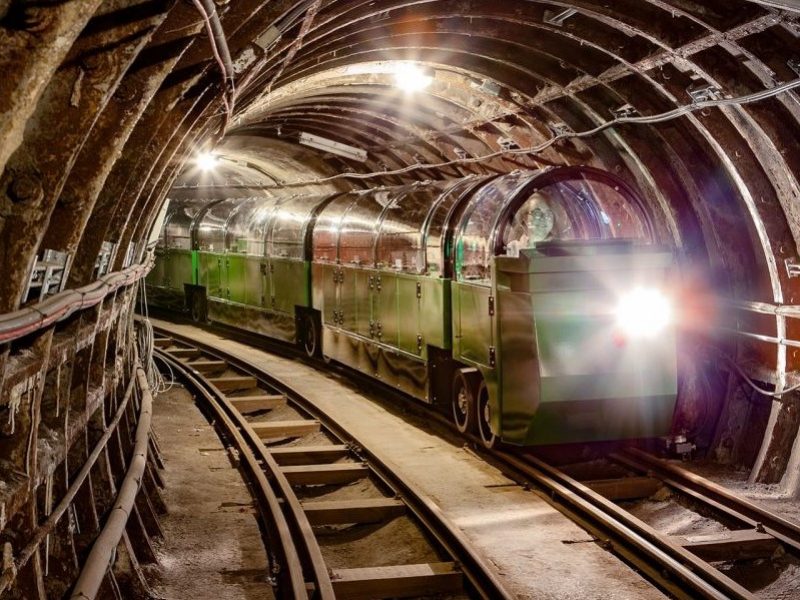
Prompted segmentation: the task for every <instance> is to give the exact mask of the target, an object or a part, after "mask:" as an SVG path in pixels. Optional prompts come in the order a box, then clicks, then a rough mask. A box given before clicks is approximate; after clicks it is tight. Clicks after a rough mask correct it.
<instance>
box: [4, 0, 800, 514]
mask: <svg viewBox="0 0 800 600" xmlns="http://www.w3.org/2000/svg"><path fill="white" fill-rule="evenodd" d="M211 9H215V10H214V11H212V12H210V13H209V10H211ZM217 15H218V22H217ZM799 19H800V6H799V5H798V4H797V3H796V2H794V1H792V0H780V1H778V0H775V1H763V2H762V1H747V0H737V1H735V2H729V1H723V0H709V1H700V0H698V1H690V0H647V1H646V2H638V1H624V2H613V3H604V2H595V1H584V2H544V1H542V2H539V1H525V2H512V1H505V2H488V1H478V0H471V1H463V0H462V1H450V0H445V1H435V2H434V1H427V2H426V1H415V2H405V1H395V0H390V1H389V0H387V1H384V0H380V1H375V2H370V3H364V2H350V1H344V0H327V1H322V0H307V1H302V2H289V1H285V0H272V1H270V2H265V1H261V0H239V1H237V2H216V3H214V2H212V1H211V0H202V1H198V2H186V1H183V0H181V1H172V0H144V1H142V0H129V1H128V0H108V1H101V0H91V1H89V2H86V1H80V2H79V1H78V0H71V1H65V2H59V3H37V4H29V3H26V2H18V1H15V0H7V1H5V2H0V47H1V48H2V49H3V52H2V53H0V68H2V72H3V73H4V77H3V79H2V81H0V170H2V177H0V189H1V190H2V197H1V198H0V273H2V278H0V330H1V331H2V333H1V334H0V373H2V376H0V423H1V424H2V425H0V428H1V429H2V430H1V431H0V458H1V459H2V461H3V463H2V467H0V469H2V474H3V480H4V481H7V482H9V485H8V487H7V489H4V490H3V494H2V498H0V501H1V502H2V508H3V512H2V515H3V517H2V518H0V521H2V522H3V524H4V525H5V524H6V523H7V522H8V523H13V524H14V526H18V527H23V526H24V524H25V523H26V522H27V521H26V520H29V519H30V515H29V514H27V513H25V512H24V507H26V506H29V501H30V499H31V498H35V495H36V494H37V493H44V492H43V490H44V488H43V487H42V486H43V485H45V480H47V478H48V476H49V475H48V474H52V473H53V472H54V470H55V469H56V468H57V467H58V466H59V465H62V464H64V460H65V457H67V455H68V451H69V449H70V448H73V449H74V448H77V446H75V444H78V443H79V438H80V434H81V432H83V431H84V430H85V428H86V427H87V426H89V425H87V423H89V424H91V423H92V422H93V421H96V420H97V419H98V418H99V417H98V415H100V414H101V413H98V412H97V411H98V410H99V409H100V407H101V406H102V405H103V402H104V400H106V399H107V398H108V397H109V396H110V395H111V394H112V393H113V392H117V391H120V390H118V388H119V387H120V386H122V387H123V388H124V386H125V385H127V383H128V381H127V380H128V378H129V377H130V376H131V375H132V373H133V372H134V370H133V365H134V362H133V358H132V353H131V348H132V337H131V335H130V327H131V326H132V316H133V310H132V309H133V307H134V304H135V301H136V293H135V285H134V283H135V281H137V280H138V278H139V277H140V276H141V275H142V273H143V271H144V268H138V267H136V265H147V264H148V257H149V250H148V240H149V239H151V235H153V234H154V233H155V232H154V231H153V230H154V225H155V229H159V228H160V221H159V215H160V214H162V208H163V207H164V204H165V201H166V200H167V199H168V198H171V199H173V200H176V201H178V200H181V199H201V200H204V201H205V200H207V201H209V202H211V201H213V200H219V199H223V198H230V197H242V198H246V197H262V196H274V197H285V196H295V195H296V196H303V195H320V196H322V195H330V194H333V193H336V192H346V191H351V190H359V189H366V188H373V187H377V186H382V185H387V186H395V185H407V184H411V183H413V182H415V181H420V180H450V179H456V178H461V177H465V176H468V175H478V176H490V175H497V174H502V173H507V172H510V171H513V170H516V169H526V170H536V169H539V168H543V167H548V166H570V165H589V166H592V167H596V168H599V169H603V170H605V171H608V172H610V173H613V174H615V175H616V176H618V177H620V178H621V179H622V180H623V181H625V182H626V183H628V184H629V185H631V186H632V188H634V189H636V190H637V191H638V192H639V193H640V194H641V196H642V197H643V198H644V201H645V204H646V210H647V213H648V214H649V215H650V216H651V217H652V228H653V234H654V237H655V238H656V239H658V240H659V241H661V242H664V243H667V244H669V245H670V246H672V247H673V248H674V249H675V252H676V257H677V261H678V264H679V266H680V272H681V278H682V283H681V286H680V290H681V294H683V300H684V303H685V306H686V307H688V310H687V311H686V312H687V315H688V316H687V319H689V320H688V321H687V323H688V325H689V326H688V327H687V331H686V332H684V334H683V335H682V337H681V342H680V343H681V346H680V351H681V357H682V360H681V362H680V364H679V372H680V373H681V379H680V391H679V396H680V397H682V398H683V399H684V402H683V403H682V404H681V406H682V410H681V412H680V413H679V415H678V419H679V420H678V423H677V424H676V428H678V429H685V430H686V431H688V432H691V433H693V434H697V435H700V436H701V437H703V443H704V444H705V446H706V447H707V448H708V449H709V451H710V453H711V455H712V456H714V457H715V458H717V459H718V460H720V461H722V462H724V463H730V464H733V465H738V466H742V467H744V468H747V469H750V470H751V479H752V480H753V481H758V482H766V483H775V484H778V485H779V487H780V489H781V490H782V491H783V492H785V493H787V494H791V495H796V494H797V493H798V492H800V437H799V436H798V428H799V427H800V417H798V415H799V414H800V410H798V409H800V397H799V396H798V394H797V393H796V392H793V391H792V392H788V393H786V394H782V392H783V390H785V389H792V388H793V386H795V385H796V384H797V383H798V382H800V377H799V376H798V373H799V372H800V324H799V323H798V315H800V308H798V307H800V295H799V294H798V292H800V287H799V286H800V283H798V282H800V279H798V275H800V262H799V261H800V257H799V256H798V241H800V197H799V195H798V191H799V190H800V185H799V177H800V151H799V150H798V148H800V144H799V143H798V142H799V141H800V140H798V138H800V105H799V104H798V95H797V94H798V92H797V89H796V86H797V84H798V81H799V80H800V41H798V36H799V35H800V20H799ZM409 76H411V77H415V78H416V81H415V82H413V81H412V82H411V83H416V84H417V85H418V86H420V89H418V90H416V91H414V92H409V91H407V90H405V89H403V87H402V85H400V84H401V83H402V82H403V78H404V77H405V78H408V77H409ZM304 135H305V136H308V135H311V136H317V138H315V139H317V146H316V147H315V146H314V145H313V143H312V145H309V144H308V143H301V140H302V139H304V140H305V141H306V142H309V140H311V138H308V137H305V138H303V136H304ZM320 138H321V139H322V140H323V141H324V142H325V144H327V146H325V147H324V148H320V147H319V139H320ZM312 142H313V140H312ZM332 143H335V144H339V145H338V146H337V145H331V144H332ZM211 150H213V152H214V153H215V155H216V156H217V157H218V159H219V160H218V164H217V167H216V168H215V169H213V170H209V171H203V170H201V169H199V168H198V167H197V165H195V163H194V160H195V157H196V155H197V154H198V153H199V152H201V151H211ZM173 225H174V223H173ZM117 272H123V274H122V275H119V276H117V275H112V274H113V273H117ZM97 282H100V283H97ZM70 290H77V292H70ZM721 355H724V356H727V357H730V358H731V359H733V361H734V362H735V363H736V365H737V366H738V369H737V368H733V367H731V366H730V365H727V364H725V363H723V362H722V361H721V360H720V359H719V356H721ZM740 371H741V372H740ZM742 374H744V375H746V377H749V378H750V379H752V380H754V381H756V382H759V385H760V386H762V387H764V386H766V387H769V388H770V389H772V390H774V392H775V393H776V394H778V396H777V397H774V398H772V397H766V396H764V395H761V394H758V393H756V392H754V391H753V390H752V389H751V388H750V387H749V386H748V385H747V382H746V380H745V379H744V378H743V377H742ZM67 399H68V400H67ZM64 402H67V403H68V404H70V407H71V408H70V410H69V411H67V412H66V413H65V412H64V411H63V410H62V409H63V406H64V404H63V403H64ZM75 415H81V416H80V417H76V416H75ZM61 431H64V432H66V433H63V434H62V433H60V432H61ZM76 440H78V441H76ZM45 446H46V447H47V451H46V452H45V451H44V450H43V449H42V448H43V447H45ZM75 451H76V452H77V450H75ZM62 484H63V482H60V483H58V485H62ZM50 485H52V484H50ZM37 490H38V491H37Z"/></svg>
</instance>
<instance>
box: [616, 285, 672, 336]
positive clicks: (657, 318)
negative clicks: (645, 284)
mask: <svg viewBox="0 0 800 600" xmlns="http://www.w3.org/2000/svg"><path fill="white" fill-rule="evenodd" d="M671 321H672V306H671V304H670V301H669V299H667V297H666V296H665V295H664V294H663V293H661V292H660V291H659V290H657V289H654V288H636V289H634V290H632V291H631V292H629V293H628V294H626V295H625V296H623V297H622V298H620V300H619V304H618V305H617V326H618V327H619V328H620V329H621V330H622V332H623V333H625V334H626V335H627V336H628V337H631V338H650V337H653V336H655V335H656V334H658V333H659V332H661V331H663V330H664V329H665V328H666V327H667V325H669V324H670V322H671Z"/></svg>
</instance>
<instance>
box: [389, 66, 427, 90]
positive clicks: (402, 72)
mask: <svg viewBox="0 0 800 600" xmlns="http://www.w3.org/2000/svg"><path fill="white" fill-rule="evenodd" d="M392 70H393V71H394V82H395V85H396V86H397V87H399V88H400V89H401V90H403V91H404V92H409V93H411V92H419V91H420V90H424V89H425V88H426V87H428V86H429V85H430V84H431V82H432V81H433V74H432V72H431V71H430V70H428V69H423V68H422V67H420V66H419V65H417V64H415V63H413V62H401V63H397V64H396V65H395V66H394V67H393V68H392Z"/></svg>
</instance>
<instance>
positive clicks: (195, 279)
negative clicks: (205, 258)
mask: <svg viewBox="0 0 800 600" xmlns="http://www.w3.org/2000/svg"><path fill="white" fill-rule="evenodd" d="M199 269H200V267H199V262H198V258H197V250H192V285H198V283H197V282H198V281H199V278H198V273H199Z"/></svg>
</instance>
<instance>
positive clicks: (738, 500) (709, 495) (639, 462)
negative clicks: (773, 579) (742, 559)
mask: <svg viewBox="0 0 800 600" xmlns="http://www.w3.org/2000/svg"><path fill="white" fill-rule="evenodd" d="M625 454H627V455H629V456H630V457H632V458H629V457H628V456H622V455H611V458H612V459H614V460H618V461H619V462H622V463H624V464H626V465H628V466H631V467H634V468H635V469H637V470H640V471H643V472H648V473H652V474H653V475H654V476H655V477H657V478H659V479H661V480H662V481H663V482H664V483H666V484H667V485H669V486H670V487H673V488H675V489H677V490H679V491H680V492H682V493H684V494H686V495H688V496H690V497H691V498H693V499H695V500H696V501H698V502H700V503H703V504H705V505H707V506H709V507H711V508H713V509H715V510H717V511H720V512H722V513H724V514H726V515H727V516H729V517H731V518H734V519H737V520H739V521H741V522H743V523H745V524H747V525H749V526H751V527H757V526H761V527H763V528H764V531H765V532H766V533H768V534H769V535H771V536H772V537H774V538H775V539H777V540H780V541H781V542H782V543H783V544H785V545H786V546H788V547H789V548H790V549H791V550H792V551H793V552H794V553H795V554H798V553H800V525H799V524H797V523H794V522H792V521H789V520H788V519H785V518H783V517H782V516H780V515H777V514H775V513H773V512H771V511H769V510H767V509H766V508H764V507H763V506H760V505H758V504H756V503H755V502H752V501H750V500H748V499H747V498H743V497H741V496H738V495H736V494H734V493H732V492H731V491H730V490H728V489H726V488H725V487H723V486H721V485H719V484H716V483H714V482H713V481H709V480H708V479H706V478H705V477H701V476H700V475H697V474H696V473H692V472H691V471H687V470H686V469H682V468H680V467H678V466H677V465H673V464H670V463H667V462H665V461H663V460H660V459H659V458H656V457H655V456H652V455H650V454H648V453H646V452H643V451H642V450H639V449H638V448H626V449H625Z"/></svg>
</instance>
